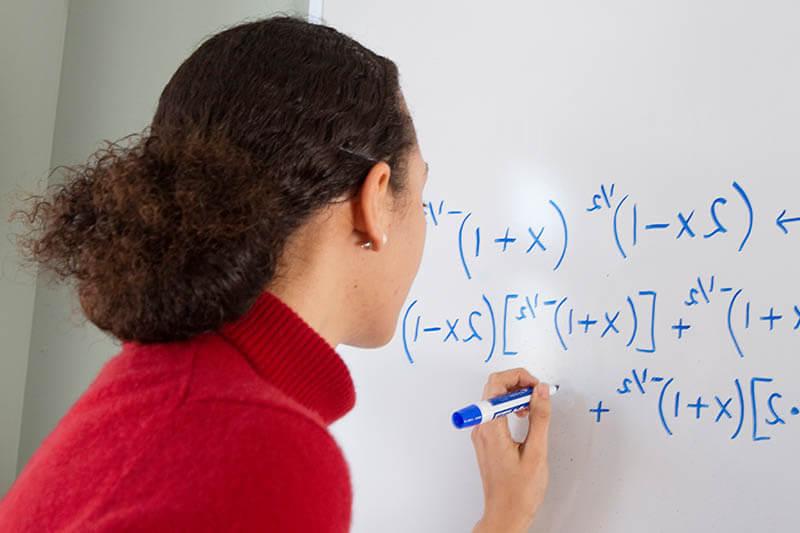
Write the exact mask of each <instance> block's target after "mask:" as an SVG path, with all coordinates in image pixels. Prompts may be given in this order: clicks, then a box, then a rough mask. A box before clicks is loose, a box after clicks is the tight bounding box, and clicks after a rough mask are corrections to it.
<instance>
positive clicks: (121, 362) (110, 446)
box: [0, 293, 355, 532]
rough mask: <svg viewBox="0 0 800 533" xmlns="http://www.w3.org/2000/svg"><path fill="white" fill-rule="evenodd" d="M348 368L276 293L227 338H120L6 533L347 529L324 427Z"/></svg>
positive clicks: (336, 456)
mask: <svg viewBox="0 0 800 533" xmlns="http://www.w3.org/2000/svg"><path fill="white" fill-rule="evenodd" d="M354 402H355V392H354V389H353V383H352V381H351V378H350V374H349V372H348V370H347V367H346V366H345V365H344V363H343V362H342V360H341V358H340V357H339V355H338V354H337V353H336V352H335V351H334V350H333V348H332V347H331V346H330V345H329V344H327V343H326V342H325V340H324V339H322V337H320V336H319V335H318V334H317V333H316V332H315V331H314V330H313V329H311V328H310V327H309V326H308V325H307V324H306V323H305V322H304V321H303V320H302V319H301V318H300V317H299V316H298V315H297V314H296V313H295V312H294V311H292V310H291V309H290V308H289V307H287V306H286V305H285V304H284V303H283V302H281V301H280V300H278V299H277V298H276V297H275V296H272V295H271V294H269V293H264V294H262V295H261V296H260V297H259V299H258V300H257V301H256V303H255V304H254V305H253V307H252V308H251V309H250V310H249V311H248V312H247V314H246V315H245V316H243V317H242V318H241V319H239V320H238V321H236V322H235V323H231V324H228V325H226V326H224V327H223V328H222V329H221V330H220V331H218V332H213V333H205V334H202V335H199V336H197V337H195V338H193V339H191V340H189V341H186V342H175V343H164V344H146V345H143V344H137V343H125V344H123V346H122V351H121V353H120V354H118V355H117V356H116V357H114V358H113V359H111V360H110V361H109V362H108V363H107V364H106V365H105V367H104V368H103V370H102V371H101V372H100V374H99V376H98V377H97V378H96V379H95V381H94V383H92V385H91V386H90V387H89V389H88V390H87V391H86V392H85V393H84V394H83V396H82V397H81V398H80V399H79V400H78V401H77V402H76V403H75V405H74V406H72V408H71V409H70V410H69V412H68V413H67V414H66V416H65V417H64V418H63V419H62V420H61V422H60V423H59V424H58V426H57V427H56V428H55V430H53V432H52V433H51V434H50V436H48V437H47V439H45V441H44V442H43V443H42V445H41V447H40V448H39V450H38V451H37V452H36V454H34V456H33V457H32V458H31V460H30V462H29V463H28V465H27V466H26V467H25V469H24V470H23V472H22V473H21V474H20V476H19V478H18V479H17V481H16V483H15V484H14V486H13V487H12V488H11V490H10V491H9V492H8V494H7V495H6V496H5V498H4V500H3V501H2V502H1V503H0V531H115V532H117V531H304V532H306V531H314V532H325V531H346V530H347V529H348V528H349V525H350V508H351V491H350V479H349V473H348V468H347V464H346V462H345V460H344V457H343V456H342V453H341V450H340V449H339V447H338V446H337V444H336V442H335V441H334V440H333V438H332V437H331V435H330V433H329V432H328V425H329V424H330V423H331V422H333V421H334V420H336V419H338V418H340V417H341V416H343V415H344V414H345V413H347V412H348V411H349V410H350V409H351V408H352V406H353V404H354Z"/></svg>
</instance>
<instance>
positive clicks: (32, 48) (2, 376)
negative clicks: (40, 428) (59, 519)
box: [0, 0, 67, 494]
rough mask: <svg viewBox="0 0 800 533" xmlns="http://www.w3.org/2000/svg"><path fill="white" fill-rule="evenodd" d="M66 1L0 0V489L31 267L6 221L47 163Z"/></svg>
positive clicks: (16, 402) (16, 419)
mask: <svg viewBox="0 0 800 533" xmlns="http://www.w3.org/2000/svg"><path fill="white" fill-rule="evenodd" d="M66 21H67V2H66V0H62V1H49V2H30V1H22V0H20V1H7V0H3V1H2V2H0V68H1V69H2V70H0V227H1V228H2V232H0V237H2V238H0V494H2V493H4V492H5V490H6V489H7V488H8V487H9V486H10V484H11V482H12V481H13V480H14V477H15V476H16V470H17V453H18V446H19V436H20V423H21V417H22V398H23V390H24V386H25V372H26V368H27V361H28V350H29V342H30V336H31V321H32V318H33V305H34V296H35V294H36V287H35V281H36V278H35V271H32V270H22V269H20V268H19V260H18V257H17V254H16V245H15V241H14V239H13V237H12V235H11V234H12V233H16V232H18V231H20V230H21V228H20V227H19V226H16V225H14V226H12V225H11V224H9V223H8V217H9V215H10V213H11V211H12V209H13V206H14V200H15V198H17V197H18V196H19V195H20V194H21V192H22V191H33V190H36V188H37V184H39V183H42V184H43V183H45V182H46V179H47V173H48V168H49V166H50V151H51V146H52V144H53V127H54V124H55V116H56V101H57V100H58V80H59V74H60V72H61V68H60V65H61V55H62V52H63V49H64V29H65V27H66Z"/></svg>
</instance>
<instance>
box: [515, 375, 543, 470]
mask: <svg viewBox="0 0 800 533" xmlns="http://www.w3.org/2000/svg"><path fill="white" fill-rule="evenodd" d="M531 403H532V405H533V407H532V408H531V410H530V415H529V416H530V425H529V428H528V436H527V438H526V439H525V442H524V443H523V445H522V460H523V461H524V462H527V463H529V464H531V465H533V464H535V463H538V462H540V461H547V435H548V432H549V430H550V386H549V385H548V384H546V383H542V384H540V385H539V386H538V387H536V389H535V390H534V394H533V397H532V398H531Z"/></svg>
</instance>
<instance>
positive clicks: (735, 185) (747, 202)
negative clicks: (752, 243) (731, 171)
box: [733, 181, 753, 252]
mask: <svg viewBox="0 0 800 533" xmlns="http://www.w3.org/2000/svg"><path fill="white" fill-rule="evenodd" d="M733 188H734V189H735V190H736V192H738V193H739V196H740V197H741V198H742V200H743V201H744V205H745V207H746V208H747V215H748V217H749V222H748V224H747V233H746V234H745V236H744V239H742V243H741V244H740V245H739V252H741V251H742V250H743V249H744V245H745V244H747V240H748V239H749V238H750V234H751V233H752V232H753V205H752V204H751V203H750V199H749V198H748V197H747V193H745V192H744V189H742V187H741V185H739V184H738V183H737V182H735V181H734V182H733Z"/></svg>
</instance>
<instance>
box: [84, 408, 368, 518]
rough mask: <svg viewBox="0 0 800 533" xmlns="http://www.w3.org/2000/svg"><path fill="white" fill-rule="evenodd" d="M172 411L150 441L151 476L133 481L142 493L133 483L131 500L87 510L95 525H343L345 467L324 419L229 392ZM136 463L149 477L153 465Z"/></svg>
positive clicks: (347, 495) (347, 503)
mask: <svg viewBox="0 0 800 533" xmlns="http://www.w3.org/2000/svg"><path fill="white" fill-rule="evenodd" d="M181 411H183V412H182V414H181V416H180V417H177V418H175V419H174V423H173V425H172V427H169V428H165V432H166V433H165V436H164V439H163V443H164V446H156V447H155V448H156V449H158V450H159V452H158V453H159V457H158V458H154V459H155V461H156V462H158V463H159V464H161V465H163V467H162V468H161V469H160V472H159V473H158V474H157V479H145V480H136V486H141V487H151V488H152V492H149V493H146V491H142V494H140V495H139V498H137V501H136V505H135V506H134V507H132V506H131V505H124V504H122V502H118V503H115V502H113V501H110V502H108V503H109V505H108V506H107V507H106V508H107V509H113V511H109V512H108V513H107V514H106V513H103V515H102V517H97V518H99V520H98V522H97V523H96V525H97V526H98V527H97V529H98V530H101V531H120V530H122V531H281V532H294V531H297V532H300V531H303V532H307V531H315V532H322V533H324V532H342V531H347V530H348V529H349V526H350V513H351V504H352V496H351V489H350V479H349V472H348V468H347V464H346V462H345V459H344V457H343V455H342V453H341V451H340V449H339V447H338V445H337V444H336V442H335V441H334V439H333V437H332V436H331V435H330V434H329V433H328V431H327V430H326V429H325V428H324V427H322V426H320V425H319V424H317V423H315V422H314V421H313V420H311V419H309V418H307V417H305V416H304V415H302V414H300V413H297V412H293V411H290V410H285V409H283V408H281V407H278V406H276V407H270V406H261V405H254V404H244V405H243V404H242V403H241V402H236V401H231V400H213V401H197V402H194V404H193V405H191V404H190V405H185V406H183V407H182V408H181ZM209 420H214V421H215V422H214V424H210V423H209V422H208V421H209ZM218 421H223V422H222V423H219V422H218ZM192 439H194V441H193V440H192ZM197 439H202V440H203V441H204V442H202V443H201V442H197ZM134 470H135V469H134ZM141 470H142V472H143V473H144V475H150V476H154V472H155V469H152V468H143V469H141ZM125 503H129V502H125Z"/></svg>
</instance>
